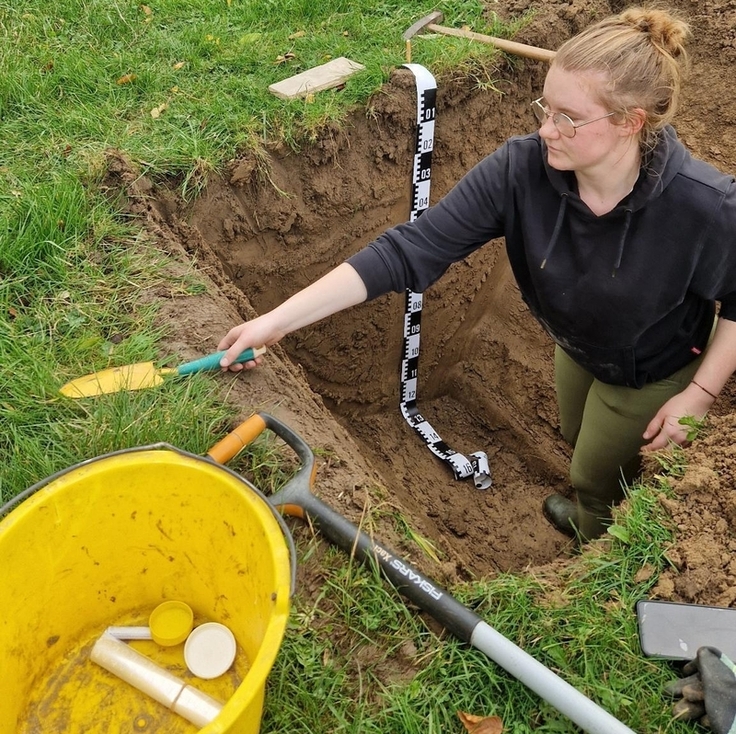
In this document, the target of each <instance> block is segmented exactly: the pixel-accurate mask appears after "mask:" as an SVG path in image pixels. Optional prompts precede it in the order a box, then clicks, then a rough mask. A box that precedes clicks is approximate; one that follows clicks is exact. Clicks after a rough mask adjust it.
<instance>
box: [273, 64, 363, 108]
mask: <svg viewBox="0 0 736 734" xmlns="http://www.w3.org/2000/svg"><path fill="white" fill-rule="evenodd" d="M363 69H365V66H363V64H359V63H358V62H357V61H351V60H350V59H347V58H345V57H344V56H340V57H339V58H337V59H332V61H328V62H327V63H326V64H322V65H321V66H315V67H314V68H313V69H308V70H307V71H303V72H302V73H301V74H296V75H295V76H292V77H289V78H288V79H283V80H282V81H280V82H276V84H272V85H271V86H270V87H269V88H268V91H269V92H271V93H273V94H275V95H276V96H277V97H281V99H295V98H297V97H306V96H307V95H308V94H314V93H315V92H321V91H323V90H324V89H331V88H332V87H337V86H340V84H344V83H345V80H346V79H347V78H348V77H349V76H352V75H353V74H355V73H356V72H358V71H361V70H363Z"/></svg>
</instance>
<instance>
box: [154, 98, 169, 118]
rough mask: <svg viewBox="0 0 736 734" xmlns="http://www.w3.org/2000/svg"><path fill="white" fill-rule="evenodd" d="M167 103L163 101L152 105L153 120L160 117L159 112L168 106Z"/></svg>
mask: <svg viewBox="0 0 736 734" xmlns="http://www.w3.org/2000/svg"><path fill="white" fill-rule="evenodd" d="M168 106H169V105H168V104H166V102H164V103H163V104H160V105H159V106H158V107H154V108H153V109H152V110H151V117H152V118H153V119H154V120H155V119H157V118H159V117H161V113H162V112H163V111H164V110H165V109H166V108H167V107H168Z"/></svg>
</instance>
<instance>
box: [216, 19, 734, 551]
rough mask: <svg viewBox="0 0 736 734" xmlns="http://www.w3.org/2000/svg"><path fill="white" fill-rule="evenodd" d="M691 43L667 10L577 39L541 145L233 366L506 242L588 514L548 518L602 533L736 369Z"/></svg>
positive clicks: (728, 266) (575, 508)
mask: <svg viewBox="0 0 736 734" xmlns="http://www.w3.org/2000/svg"><path fill="white" fill-rule="evenodd" d="M687 34H688V27H687V25H686V24H685V23H683V22H682V21H680V20H678V19H676V18H675V17H673V16H672V15H670V14H669V13H667V12H664V11H659V10H648V9H639V8H637V9H629V10H627V11H625V12H623V13H621V14H620V15H617V16H614V17H611V18H608V19H605V20H603V21H601V22H600V23H597V24H595V25H593V26H591V27H590V28H588V29H586V30H585V31H583V32H582V33H580V34H579V35H577V36H575V37H574V38H572V39H571V40H569V41H568V42H567V43H565V44H564V45H563V46H562V48H560V50H559V51H558V53H557V55H556V57H555V59H554V61H553V62H552V64H551V66H550V69H549V72H548V74H547V77H546V81H545V84H544V90H543V95H542V97H540V98H539V99H538V100H535V101H534V102H533V103H532V109H533V111H534V113H535V115H536V117H537V119H538V121H539V123H540V128H539V131H538V132H536V133H533V134H531V135H526V136H524V137H515V138H511V139H510V140H508V141H507V142H506V143H505V144H504V145H503V146H502V147H501V148H500V149H499V150H497V151H496V152H495V153H493V154H491V155H490V156H488V157H487V158H485V159H484V160H483V161H481V162H480V163H479V164H478V165H477V166H475V168H473V169H472V170H471V171H470V172H469V173H468V174H466V175H465V176H464V177H463V178H462V180H461V181H460V182H459V183H458V184H457V185H456V186H455V188H454V189H453V190H452V191H450V193H449V194H448V195H447V196H446V197H445V198H444V199H442V200H441V201H440V202H439V203H438V204H437V205H435V206H434V207H432V208H430V209H429V210H427V212H426V213H425V214H424V215H423V216H422V217H420V218H419V219H417V220H416V221H415V222H413V223H408V224H402V225H399V226H397V227H395V228H393V229H390V230H388V231H387V232H385V233H384V234H383V235H382V236H380V237H379V238H378V239H377V240H376V241H375V242H373V243H371V244H370V245H369V246H368V247H366V248H365V249H363V250H361V251H360V252H358V253H357V254H356V255H354V256H353V257H352V258H350V259H349V260H348V261H347V262H346V263H343V264H342V265H340V266H338V267H337V268H336V269H335V270H333V271H332V272H330V273H328V274H327V275H326V276H325V277H324V278H322V279H321V280H319V281H317V282H316V283H314V284H312V285H311V286H309V287H307V288H306V289H304V290H303V291H300V292H299V293H297V294H296V295H295V296H293V297H292V298H290V299H289V300H287V301H286V302H284V303H283V304H282V305H280V306H279V307H277V308H276V309H274V310H273V311H271V312H269V313H267V314H265V315H263V316H260V317H258V318H257V319H254V320H253V321H250V322H247V323H245V324H241V325H240V326H237V327H235V328H234V329H232V330H231V331H230V332H229V333H228V334H227V335H226V336H225V338H224V339H223V340H222V342H221V343H220V348H221V349H227V350H228V351H227V354H226V355H225V357H224V358H223V360H222V366H223V367H230V368H231V369H234V370H238V369H242V367H241V366H240V365H231V360H232V359H233V358H234V357H235V356H236V355H237V354H238V353H239V352H241V351H242V350H243V349H245V348H246V347H249V346H257V345H261V344H267V345H271V344H274V343H275V342H277V341H278V340H279V339H280V338H281V337H283V336H284V335H285V334H288V333H289V332H291V331H293V330H295V329H298V328H299V327H301V326H305V325H307V324H310V323H313V322H315V321H317V320H318V319H321V318H324V317H325V316H329V315H330V314H332V313H335V312H336V311H339V310H341V309H344V308H347V307H348V306H352V305H354V304H357V303H360V302H362V301H364V300H366V299H372V298H375V297H376V296H379V295H381V294H383V293H386V292H388V291H391V290H394V291H398V292H401V291H404V290H405V289H406V288H410V289H411V290H413V291H417V292H421V291H423V290H425V289H426V288H427V287H428V286H429V285H430V284H431V283H433V282H434V281H435V280H437V278H439V277H440V276H441V275H442V274H443V273H444V272H445V270H446V269H447V267H448V266H449V265H450V264H451V263H452V262H455V261H457V260H460V259H462V258H464V257H466V256H467V255H469V254H470V253H471V252H473V251H474V250H475V249H477V248H479V247H481V246H482V245H483V244H484V243H486V242H488V241H489V240H491V239H493V238H495V237H499V236H504V237H505V240H506V247H507V252H508V256H509V260H510V262H511V267H512V269H513V272H514V275H515V277H516V280H517V283H518V285H519V288H520V291H521V294H522V297H523V299H524V300H525V302H526V303H527V304H528V306H529V308H530V310H531V312H532V314H533V315H534V316H535V317H536V318H537V319H538V321H539V322H540V323H541V324H542V326H543V327H544V328H545V329H546V331H547V332H548V333H549V334H550V336H551V337H552V338H553V339H554V341H555V343H556V351H555V374H556V389H557V398H558V402H559V409H560V426H561V430H562V433H563V435H564V437H565V438H566V439H567V440H568V441H569V442H570V443H571V444H572V445H573V446H574V452H573V457H572V463H571V468H570V479H571V484H572V487H573V489H574V490H575V493H576V495H577V503H574V502H572V501H570V500H568V499H566V498H565V497H562V496H561V495H552V496H551V497H548V498H547V500H545V503H544V510H545V513H546V515H547V517H548V518H549V519H550V520H551V521H552V522H553V523H554V524H555V525H556V526H557V527H558V528H559V529H560V530H562V531H563V532H567V533H569V534H575V533H576V532H577V533H578V534H579V536H580V537H581V538H583V539H591V538H594V537H596V536H598V535H600V534H601V533H602V532H604V530H605V527H606V525H607V524H609V523H610V516H611V510H610V508H611V506H612V505H614V504H615V503H617V502H619V501H620V500H621V499H622V498H623V486H624V485H623V484H622V483H624V482H630V481H631V480H632V479H633V478H634V477H635V476H636V473H637V471H638V469H639V464H640V452H641V451H656V450H659V449H662V448H664V447H666V446H667V445H668V444H670V443H675V444H683V443H685V442H686V440H687V430H688V427H687V425H685V424H683V423H682V422H681V419H682V418H686V417H691V418H694V419H702V418H703V416H705V414H706V413H707V411H708V410H709V408H710V407H711V405H712V404H713V402H714V401H715V399H716V397H717V396H718V394H719V392H720V390H721V389H722V387H723V385H724V384H725V382H726V381H727V380H728V378H729V376H730V375H731V374H732V372H733V371H734V370H735V369H736V323H735V321H736V242H735V241H734V239H735V237H736V185H735V183H734V179H733V177H731V176H725V175H723V174H721V173H719V172H718V171H716V170H715V169H714V168H712V167H711V166H709V165H707V164H705V163H703V162H701V161H697V160H694V159H692V158H691V157H690V155H689V153H688V152H687V151H686V150H685V148H684V146H683V145H682V144H681V143H680V142H679V140H678V139H677V136H676V134H675V132H674V130H673V129H672V127H670V124H669V123H670V122H671V120H672V118H673V116H674V113H675V109H676V105H677V101H678V97H679V92H680V86H681V71H682V66H683V64H684V63H685V62H686V56H685V50H684V42H685V39H686V36H687ZM717 301H719V302H720V312H719V318H718V319H717V321H715V312H716V311H715V305H716V302H717ZM254 364H255V362H251V363H249V364H247V365H246V367H252V366H254ZM642 444H643V445H642Z"/></svg>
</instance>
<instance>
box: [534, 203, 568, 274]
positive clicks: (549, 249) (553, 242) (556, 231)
mask: <svg viewBox="0 0 736 734" xmlns="http://www.w3.org/2000/svg"><path fill="white" fill-rule="evenodd" d="M560 199H562V201H561V202H560V209H559V211H558V212H557V221H556V222H555V228H554V229H553V230H552V237H550V240H549V244H548V245H547V249H546V250H545V251H544V256H543V257H542V264H541V265H540V266H539V269H540V270H543V269H544V266H545V265H546V264H547V258H549V256H550V255H551V254H552V250H554V248H555V245H556V244H557V238H558V237H559V236H560V230H561V229H562V222H563V221H564V219H565V210H566V209H567V194H565V193H563V194H560Z"/></svg>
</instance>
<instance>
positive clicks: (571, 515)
mask: <svg viewBox="0 0 736 734" xmlns="http://www.w3.org/2000/svg"><path fill="white" fill-rule="evenodd" d="M542 510H543V511H544V515H545V517H546V518H547V519H548V520H549V521H550V522H551V523H552V524H553V525H554V526H555V527H556V528H557V529H558V530H559V531H560V532H561V533H565V535H569V536H570V537H573V538H574V537H575V536H576V535H577V529H576V526H577V524H578V506H577V503H575V502H573V501H572V500H569V499H567V497H563V496H562V495H561V494H551V495H549V497H547V498H546V499H545V500H544V504H543V505H542Z"/></svg>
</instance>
